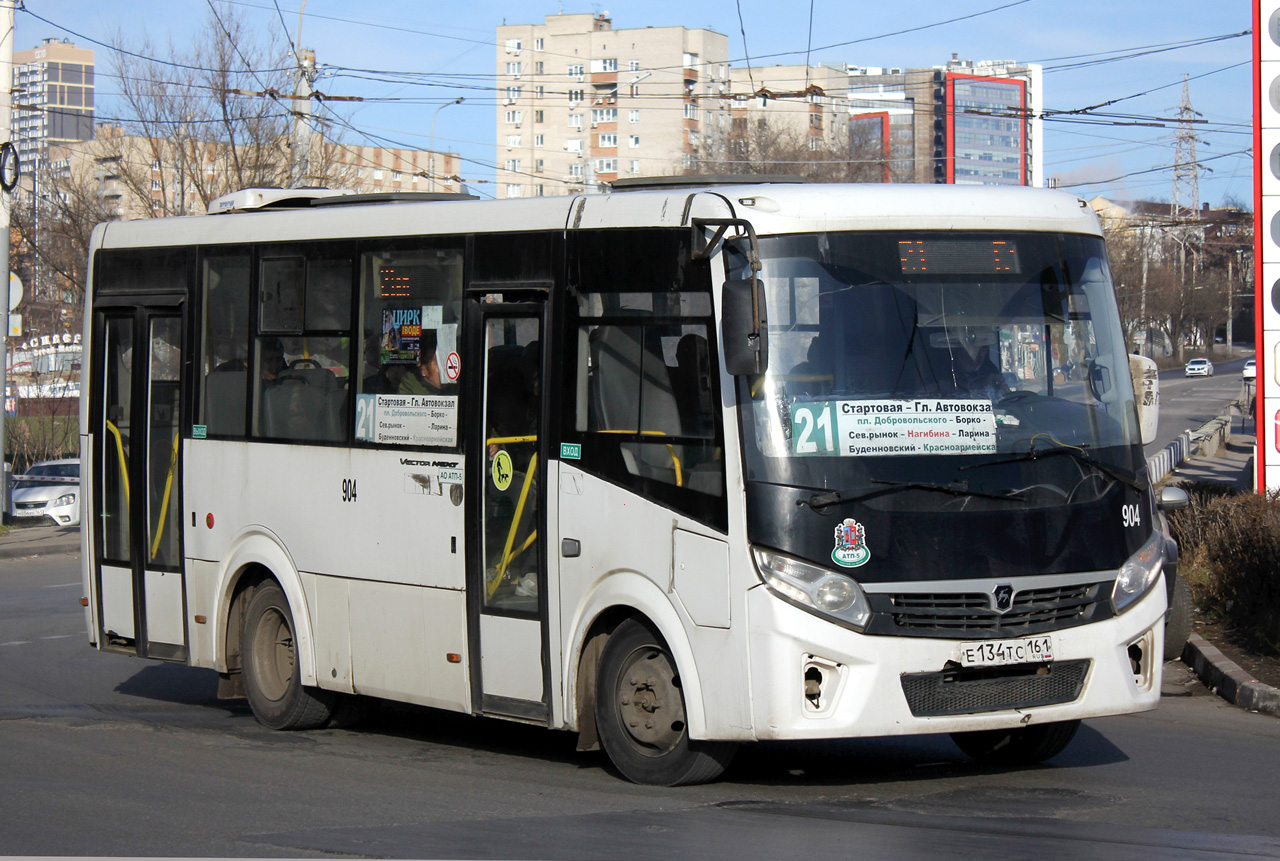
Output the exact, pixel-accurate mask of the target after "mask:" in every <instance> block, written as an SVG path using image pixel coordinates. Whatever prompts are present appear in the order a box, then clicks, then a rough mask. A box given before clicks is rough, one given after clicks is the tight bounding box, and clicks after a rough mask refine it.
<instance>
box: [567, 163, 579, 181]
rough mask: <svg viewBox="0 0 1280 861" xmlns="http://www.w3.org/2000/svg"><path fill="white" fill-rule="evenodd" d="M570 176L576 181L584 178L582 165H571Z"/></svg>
mask: <svg viewBox="0 0 1280 861" xmlns="http://www.w3.org/2000/svg"><path fill="white" fill-rule="evenodd" d="M569 176H572V177H574V178H575V179H581V178H582V165H580V164H571V165H569Z"/></svg>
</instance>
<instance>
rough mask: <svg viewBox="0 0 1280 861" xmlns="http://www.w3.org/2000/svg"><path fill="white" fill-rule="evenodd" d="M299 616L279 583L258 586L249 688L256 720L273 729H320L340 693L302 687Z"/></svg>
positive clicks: (248, 620)
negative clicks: (296, 617) (295, 616)
mask: <svg viewBox="0 0 1280 861" xmlns="http://www.w3.org/2000/svg"><path fill="white" fill-rule="evenodd" d="M294 630H295V629H294V626H293V613H292V612H291V611H290V610H289V602H288V600H287V599H286V598H285V596H284V590H282V589H281V588H280V586H279V584H278V583H276V582H275V581H274V580H270V581H267V582H266V583H263V584H262V585H260V586H258V587H257V588H256V589H255V590H254V592H253V597H252V598H250V599H249V606H248V608H247V609H246V610H245V627H244V645H243V648H242V653H243V657H244V660H243V664H244V669H243V672H244V689H245V695H246V696H247V697H248V698H249V707H250V708H252V709H253V716H254V717H256V718H257V719H258V722H259V723H261V724H262V725H263V726H267V727H270V728H271V729H316V728H317V727H322V726H324V725H325V724H326V723H328V721H329V718H330V717H331V716H332V714H333V705H334V695H333V694H331V693H330V692H329V691H322V690H320V689H318V688H306V687H303V686H302V682H301V681H300V679H301V673H299V671H298V649H297V646H296V642H295V637H294Z"/></svg>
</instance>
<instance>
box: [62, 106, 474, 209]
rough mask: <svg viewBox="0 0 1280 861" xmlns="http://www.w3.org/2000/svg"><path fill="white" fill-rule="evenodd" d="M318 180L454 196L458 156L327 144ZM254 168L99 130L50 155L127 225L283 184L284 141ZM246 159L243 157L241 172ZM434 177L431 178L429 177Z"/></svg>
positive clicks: (203, 151) (216, 151) (209, 145)
mask: <svg viewBox="0 0 1280 861" xmlns="http://www.w3.org/2000/svg"><path fill="white" fill-rule="evenodd" d="M313 153H315V154H314V155H313V159H314V162H313V163H314V164H315V165H316V167H317V169H318V171H319V172H320V173H321V176H320V178H319V180H318V182H317V184H320V185H325V186H327V187H330V188H345V189H350V190H352V191H355V192H357V193H361V194H380V193H392V192H427V191H435V192H458V191H462V190H464V189H463V188H462V185H461V181H460V180H459V179H458V176H457V173H458V170H459V167H460V164H459V159H458V156H457V154H455V153H435V154H434V156H433V154H431V153H428V152H426V151H425V150H402V149H383V148H378V147H368V146H355V145H348V144H333V143H327V142H326V143H324V144H323V145H321V146H319V147H317V148H316V150H313ZM256 155H257V156H258V158H259V159H260V161H261V164H259V165H258V166H257V167H256V169H255V168H254V166H253V165H252V164H249V166H248V169H249V172H248V173H245V172H243V171H242V173H240V174H236V173H235V172H234V171H233V170H232V168H231V162H232V159H231V157H230V153H229V152H228V150H227V148H226V146H225V145H224V144H220V143H215V142H196V143H193V144H191V145H188V146H186V147H182V148H179V147H177V146H175V145H174V144H173V143H172V142H171V141H167V140H160V139H148V138H144V137H138V136H133V135H127V134H125V133H124V132H123V131H122V130H121V129H120V128H119V127H116V126H106V125H103V126H99V128H98V136H97V138H95V139H94V140H91V141H85V142H82V143H77V144H72V145H67V146H60V147H57V148H55V149H53V150H51V158H52V159H53V161H52V162H51V168H53V169H54V172H55V174H56V176H57V177H58V179H57V180H56V181H57V182H63V183H66V184H67V185H68V187H74V188H77V189H91V190H92V191H93V193H94V194H95V195H96V196H97V198H98V199H99V200H101V201H102V202H103V203H104V204H105V210H106V214H108V215H111V216H114V217H116V218H119V219H124V220H129V219H134V218H145V217H148V216H149V215H150V216H160V215H193V214H202V213H204V212H205V210H206V207H207V206H208V204H209V202H210V201H212V200H214V199H215V198H217V197H219V196H221V195H223V194H227V193H229V192H232V191H238V190H240V189H241V188H246V187H283V186H285V185H287V184H288V183H287V180H288V174H289V158H288V152H287V148H286V147H285V142H284V141H281V142H280V143H279V144H278V145H276V146H272V147H270V148H269V151H267V152H258V153H256ZM248 161H249V160H248V159H247V158H246V154H245V153H244V152H242V153H240V163H241V166H242V169H243V168H244V167H245V165H246V163H247V162H248ZM433 177H434V179H433Z"/></svg>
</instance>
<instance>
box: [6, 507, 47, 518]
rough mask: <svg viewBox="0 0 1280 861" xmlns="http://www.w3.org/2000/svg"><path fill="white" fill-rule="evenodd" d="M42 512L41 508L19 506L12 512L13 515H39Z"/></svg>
mask: <svg viewBox="0 0 1280 861" xmlns="http://www.w3.org/2000/svg"><path fill="white" fill-rule="evenodd" d="M43 514H44V509H43V508H19V509H18V510H17V511H15V512H13V516H14V517H40V516H41V515H43Z"/></svg>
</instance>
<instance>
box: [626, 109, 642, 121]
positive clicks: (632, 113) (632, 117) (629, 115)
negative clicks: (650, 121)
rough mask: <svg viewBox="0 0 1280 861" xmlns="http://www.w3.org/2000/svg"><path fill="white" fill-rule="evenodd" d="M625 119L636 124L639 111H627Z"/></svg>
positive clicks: (638, 119) (638, 118)
mask: <svg viewBox="0 0 1280 861" xmlns="http://www.w3.org/2000/svg"><path fill="white" fill-rule="evenodd" d="M627 119H628V120H630V121H631V122H633V123H638V122H640V112H639V111H628V112H627Z"/></svg>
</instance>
